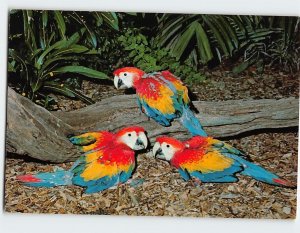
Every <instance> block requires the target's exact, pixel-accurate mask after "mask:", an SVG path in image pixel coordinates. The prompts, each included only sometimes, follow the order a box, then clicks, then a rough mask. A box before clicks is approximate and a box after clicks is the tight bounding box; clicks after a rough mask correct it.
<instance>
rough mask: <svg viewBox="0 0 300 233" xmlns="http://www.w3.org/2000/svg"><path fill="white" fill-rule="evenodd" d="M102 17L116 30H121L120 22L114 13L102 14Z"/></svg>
mask: <svg viewBox="0 0 300 233" xmlns="http://www.w3.org/2000/svg"><path fill="white" fill-rule="evenodd" d="M101 16H102V17H103V19H104V22H106V23H107V24H108V25H110V26H111V27H112V28H114V29H115V30H119V21H118V17H117V15H116V13H114V12H102V13H101Z"/></svg>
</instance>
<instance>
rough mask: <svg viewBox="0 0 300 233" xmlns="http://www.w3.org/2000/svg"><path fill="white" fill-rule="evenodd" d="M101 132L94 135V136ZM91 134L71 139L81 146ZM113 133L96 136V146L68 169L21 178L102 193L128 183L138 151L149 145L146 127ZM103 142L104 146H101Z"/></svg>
mask: <svg viewBox="0 0 300 233" xmlns="http://www.w3.org/2000/svg"><path fill="white" fill-rule="evenodd" d="M100 134H101V135H106V134H107V132H106V131H104V132H97V135H98V136H99V135H100ZM97 135H95V134H92V136H93V137H94V136H97ZM87 136H91V135H88V134H85V135H84V136H83V135H80V136H75V137H72V138H71V139H70V140H71V142H74V143H76V144H79V145H80V144H81V143H83V144H84V145H87V141H88V140H89V138H87ZM110 136H111V140H110V142H107V141H108V139H104V138H102V137H96V138H97V139H98V141H97V140H96V141H95V138H94V139H93V140H91V143H93V144H92V145H93V147H94V149H91V148H89V149H91V150H88V152H86V153H85V154H83V155H82V156H81V157H80V158H79V159H78V160H77V161H75V163H74V164H73V166H72V167H71V168H70V169H69V170H67V171H65V170H57V171H55V172H53V173H49V172H47V173H38V174H36V175H22V176H18V177H17V179H18V180H19V181H21V182H23V183H24V184H25V185H27V186H32V187H54V186H59V185H78V186H82V187H85V188H86V190H85V193H95V192H100V191H102V190H105V189H108V188H110V187H112V186H115V185H117V184H119V183H125V182H127V181H128V179H129V178H130V177H131V175H132V172H133V170H134V168H135V152H134V151H136V150H142V149H145V148H147V145H148V139H147V137H146V134H145V130H144V129H143V128H142V127H139V126H131V127H126V128H123V129H121V130H120V131H118V132H117V133H116V134H112V133H111V135H110ZM101 138H102V139H103V140H101ZM105 140H107V141H105ZM101 142H102V144H103V145H102V146H99V145H100V144H101ZM105 143H106V145H104V144H105ZM85 149H86V148H85Z"/></svg>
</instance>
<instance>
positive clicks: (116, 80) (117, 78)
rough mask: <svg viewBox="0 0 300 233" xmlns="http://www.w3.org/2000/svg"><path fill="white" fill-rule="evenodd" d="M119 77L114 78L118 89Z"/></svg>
mask: <svg viewBox="0 0 300 233" xmlns="http://www.w3.org/2000/svg"><path fill="white" fill-rule="evenodd" d="M119 80H120V79H119V76H115V77H114V85H115V87H116V88H117V89H119V83H120V82H119Z"/></svg>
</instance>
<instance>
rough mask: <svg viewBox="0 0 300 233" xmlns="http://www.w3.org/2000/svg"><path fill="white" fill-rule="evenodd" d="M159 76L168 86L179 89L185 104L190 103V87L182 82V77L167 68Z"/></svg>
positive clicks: (178, 91)
mask: <svg viewBox="0 0 300 233" xmlns="http://www.w3.org/2000/svg"><path fill="white" fill-rule="evenodd" d="M160 74H161V75H160V76H159V77H160V78H161V79H162V80H164V82H165V83H166V84H167V85H168V86H173V87H174V88H175V90H176V91H177V93H178V95H179V96H180V97H181V98H182V101H183V103H184V104H189V102H190V98H189V94H188V89H187V87H186V86H184V84H183V83H182V82H181V80H180V78H178V77H176V76H175V75H174V74H172V73H171V72H170V71H168V70H165V71H162V72H161V73H160Z"/></svg>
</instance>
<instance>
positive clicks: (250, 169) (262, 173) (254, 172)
mask: <svg viewBox="0 0 300 233" xmlns="http://www.w3.org/2000/svg"><path fill="white" fill-rule="evenodd" d="M227 156H228V157H231V158H233V159H235V160H236V161H238V162H240V163H241V164H242V165H243V166H244V170H243V171H242V172H241V174H242V175H245V176H250V177H252V178H254V179H255V180H258V181H261V182H264V183H268V184H272V185H277V186H290V184H289V182H288V181H285V180H283V179H281V178H280V177H279V176H277V175H276V174H274V173H272V172H269V171H267V170H266V169H264V168H263V167H261V166H259V165H256V164H254V163H252V162H249V161H247V160H245V159H243V158H241V157H239V156H236V155H233V154H227ZM278 180H279V181H281V182H278ZM285 182H286V184H285Z"/></svg>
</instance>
